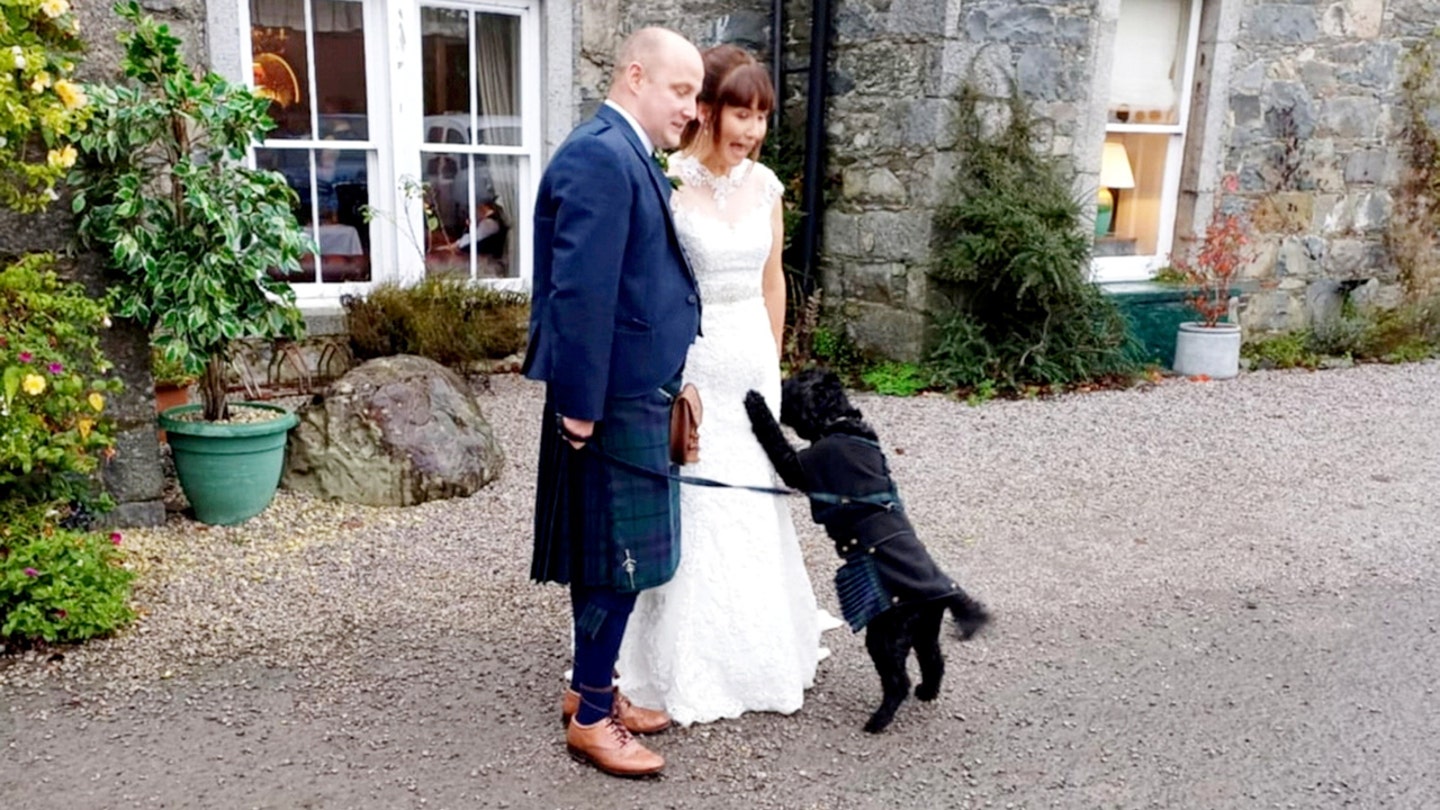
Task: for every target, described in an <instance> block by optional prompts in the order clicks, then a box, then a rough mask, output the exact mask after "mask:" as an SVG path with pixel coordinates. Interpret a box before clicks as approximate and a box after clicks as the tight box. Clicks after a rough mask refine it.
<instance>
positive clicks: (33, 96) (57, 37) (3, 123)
mask: <svg viewBox="0 0 1440 810" xmlns="http://www.w3.org/2000/svg"><path fill="white" fill-rule="evenodd" d="M79 31H80V21H79V18H78V17H77V16H76V15H75V13H74V11H72V9H71V6H70V2H69V0H5V2H4V3H3V4H0V69H3V70H4V72H5V75H6V78H7V80H6V81H4V82H0V111H3V112H0V205H3V206H4V207H6V208H9V209H10V210H12V211H20V212H26V213H28V212H33V211H40V210H42V209H44V208H45V207H46V206H48V205H49V204H50V202H51V201H52V200H54V199H55V198H56V196H57V195H56V194H55V183H56V182H57V181H58V180H60V179H61V178H62V177H64V176H65V174H66V172H68V171H69V170H70V167H71V166H73V165H74V163H75V157H76V152H75V147H74V146H72V145H71V143H70V141H71V140H72V139H73V138H74V137H75V136H76V135H77V134H78V133H79V132H80V131H81V130H82V129H84V127H85V124H86V121H87V119H88V118H89V117H90V109H89V107H88V105H87V99H86V96H85V91H84V90H82V89H81V88H80V86H79V85H77V84H75V82H74V81H72V80H71V76H72V74H73V73H74V71H75V61H74V60H75V58H76V56H77V55H78V54H79V53H80V51H81V50H82V48H83V47H84V43H83V42H82V41H81V39H80V37H79Z"/></svg>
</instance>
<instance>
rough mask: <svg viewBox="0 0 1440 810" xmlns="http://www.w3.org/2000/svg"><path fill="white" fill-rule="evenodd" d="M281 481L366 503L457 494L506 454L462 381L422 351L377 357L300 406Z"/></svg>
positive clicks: (484, 480) (493, 474)
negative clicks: (412, 353)
mask: <svg viewBox="0 0 1440 810" xmlns="http://www.w3.org/2000/svg"><path fill="white" fill-rule="evenodd" d="M296 414H297V415H298V416H299V417H300V425H299V427H297V428H295V429H294V430H293V431H291V433H290V452H289V458H288V460H287V461H286V464H285V476H284V478H283V479H282V483H283V485H284V486H286V487H289V488H290V489H295V490H299V491H302V492H310V493H313V494H316V495H320V496H322V497H326V498H335V499H338V500H341V501H345V502H348V503H360V504H367V505H370V506H410V505H412V504H417V503H424V502H426V501H432V500H437V499H440V498H454V497H463V496H466V495H470V494H472V493H474V492H475V491H476V490H478V489H480V488H481V487H483V486H485V485H486V484H488V483H490V482H491V481H493V480H495V478H497V477H498V476H499V475H500V469H501V467H502V466H503V465H504V463H505V456H504V453H503V452H502V451H501V449H500V445H499V444H498V443H497V442H496V441H495V433H494V431H493V430H491V429H490V424H489V423H488V422H486V421H485V417H484V415H483V414H481V412H480V404H479V402H477V401H476V400H475V397H474V396H473V395H472V394H471V393H470V391H469V388H468V386H467V385H466V384H465V381H464V380H462V379H461V378H460V376H459V375H457V374H456V373H455V372H453V371H451V370H450V369H448V368H445V367H444V366H442V365H440V364H439V363H436V362H434V361H433V360H427V359H425V358H423V357H414V356H412V355H397V356H394V357H380V358H376V359H374V360H371V361H369V362H367V363H365V364H364V365H361V366H358V367H356V368H354V369H352V370H351V371H350V372H349V373H347V374H346V375H345V376H344V377H341V378H340V379H338V380H336V381H335V382H334V383H333V384H332V385H331V386H330V387H329V389H327V390H326V391H325V393H324V394H323V395H321V396H317V397H315V399H314V400H312V401H311V402H309V403H308V404H306V405H304V406H303V407H301V408H300V409H299V410H298V411H297V412H296Z"/></svg>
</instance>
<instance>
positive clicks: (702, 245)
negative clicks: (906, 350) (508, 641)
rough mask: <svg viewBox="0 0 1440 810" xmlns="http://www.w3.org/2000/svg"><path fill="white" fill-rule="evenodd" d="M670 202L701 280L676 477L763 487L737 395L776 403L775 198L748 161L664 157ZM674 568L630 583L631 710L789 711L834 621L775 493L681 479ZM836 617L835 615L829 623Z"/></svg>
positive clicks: (765, 480)
mask: <svg viewBox="0 0 1440 810" xmlns="http://www.w3.org/2000/svg"><path fill="white" fill-rule="evenodd" d="M671 170H672V172H673V173H674V174H675V175H676V176H678V177H679V178H680V180H681V185H680V187H679V188H678V189H676V191H675V193H674V194H673V195H672V196H671V210H672V211H673V213H674V216H675V227H676V230H677V231H678V233H679V236H680V243H681V245H682V247H684V249H685V254H686V256H688V257H689V259H690V263H691V265H692V266H693V267H694V270H695V275H696V278H697V280H698V281H699V285H700V295H701V302H702V306H703V307H704V309H703V314H702V316H701V329H702V331H703V332H704V336H703V337H700V338H698V339H697V340H696V341H695V343H694V345H692V346H691V347H690V353H689V356H688V358H687V359H686V362H685V375H684V376H685V381H686V382H690V383H694V384H695V386H696V387H697V388H698V389H699V390H700V398H701V401H702V403H703V407H704V413H703V416H702V419H701V423H700V461H699V462H698V463H697V464H694V465H690V466H687V467H684V468H683V469H682V472H683V473H684V474H686V475H695V476H700V477H704V478H713V479H717V480H721V481H725V482H731V483H739V484H757V485H761V486H774V485H775V484H776V483H777V478H776V476H775V473H774V468H773V467H772V466H771V464H770V461H769V459H768V458H766V456H765V452H764V451H763V450H762V449H761V448H760V444H759V442H757V441H756V440H755V436H754V434H753V433H752V432H751V430H750V421H749V418H748V417H747V416H746V415H745V409H744V405H743V401H744V399H745V393H746V392H747V391H749V390H751V389H754V390H756V391H759V392H761V393H762V394H764V395H765V398H766V400H767V401H768V402H769V403H770V406H771V408H772V410H774V409H778V408H779V406H780V364H779V358H777V357H776V354H775V340H774V337H773V334H772V332H771V329H770V317H769V314H768V312H767V310H766V309H765V300H764V298H763V297H762V294H761V278H762V275H763V271H764V265H765V260H766V258H767V257H768V256H769V254H770V249H771V245H772V238H773V230H772V222H771V216H772V212H773V210H774V205H775V201H776V200H777V199H778V198H779V195H780V193H781V185H780V181H779V180H778V179H776V177H775V174H774V173H773V172H771V171H770V170H769V169H767V168H765V167H764V166H761V165H759V164H757V163H753V162H751V161H749V160H747V161H744V162H743V163H741V164H740V165H739V166H736V167H735V169H734V170H733V171H732V172H731V173H730V175H729V176H728V177H719V178H717V177H714V176H713V175H711V174H710V172H709V171H707V170H706V169H705V168H704V167H703V166H702V165H701V164H700V163H699V161H697V160H695V159H694V158H693V157H688V156H685V155H676V156H674V157H673V158H672V159H671ZM680 520H681V531H680V544H681V545H680V567H679V569H678V570H677V571H676V573H675V577H674V579H672V580H671V581H670V582H668V583H666V584H665V585H663V586H661V587H659V588H654V589H651V590H647V591H642V592H641V594H640V596H639V599H638V600H637V602H636V605H635V611H634V613H633V614H632V615H631V617H630V623H629V625H628V627H627V629H626V631H625V641H624V644H623V645H622V647H621V649H620V660H619V662H618V664H617V665H616V669H617V670H618V671H619V673H620V688H621V689H622V690H623V691H624V692H625V694H626V695H628V696H629V697H630V698H631V699H632V700H633V701H635V703H636V704H638V705H641V706H646V707H650V708H663V709H665V710H666V711H667V712H669V713H670V716H671V717H672V718H674V720H675V722H677V723H680V724H681V725H689V724H691V723H704V722H709V721H711V720H717V719H719V718H722V717H738V716H739V715H740V714H741V713H743V712H753V711H771V712H782V713H785V714H789V713H791V712H794V711H795V710H797V709H799V708H800V704H801V703H802V702H803V701H804V692H805V690H806V689H807V688H809V687H810V686H811V685H812V684H813V683H814V680H815V665H816V663H817V662H818V661H819V659H820V657H821V651H822V650H821V646H820V631H821V629H822V622H823V624H824V629H828V627H829V626H833V625H832V622H833V617H830V616H829V614H828V613H827V614H822V613H821V612H819V611H818V610H817V608H816V602H815V592H814V591H813V590H812V589H811V586H810V577H809V575H808V574H807V573H806V571H805V563H804V560H803V558H802V557H801V554H800V545H799V542H798V540H797V539H796V536H795V527H794V525H793V524H792V523H791V519H790V508H789V504H788V503H787V502H786V501H785V499H784V498H781V497H777V496H773V495H762V494H756V493H752V492H745V491H742V490H734V489H715V488H708V487H698V486H691V485H684V486H682V487H681V490H680ZM834 624H838V622H834Z"/></svg>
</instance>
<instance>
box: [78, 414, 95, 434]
mask: <svg viewBox="0 0 1440 810" xmlns="http://www.w3.org/2000/svg"><path fill="white" fill-rule="evenodd" d="M76 427H78V428H80V438H82V439H88V438H90V429H91V428H93V427H95V420H94V419H81V420H80V421H79V422H78V423H76Z"/></svg>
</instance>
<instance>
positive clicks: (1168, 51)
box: [1095, 0, 1200, 281]
mask: <svg viewBox="0 0 1440 810" xmlns="http://www.w3.org/2000/svg"><path fill="white" fill-rule="evenodd" d="M1199 18H1200V0H1121V2H1120V18H1119V22H1118V24H1117V26H1116V32H1115V45H1114V52H1113V56H1112V66H1111V79H1110V92H1109V99H1108V103H1107V109H1106V126H1105V148H1104V151H1103V154H1102V156H1101V161H1100V166H1101V179H1100V187H1101V188H1100V200H1099V204H1098V206H1097V216H1096V223H1095V225H1096V236H1095V256H1096V259H1095V271H1096V272H1095V275H1096V278H1097V280H1100V281H1120V280H1132V279H1143V278H1148V277H1149V276H1151V275H1153V274H1154V272H1155V270H1156V269H1158V268H1159V267H1161V266H1163V265H1164V264H1166V263H1167V262H1168V261H1169V253H1170V247H1171V243H1172V241H1173V238H1174V231H1175V209H1176V201H1177V197H1178V192H1179V187H1180V162H1181V158H1182V155H1183V154H1184V145H1185V130H1186V126H1187V123H1188V121H1187V119H1188V117H1189V114H1190V87H1191V85H1192V75H1193V72H1194V65H1195V51H1196V40H1197V35H1198V27H1199V26H1198V22H1199ZM1107 208H1108V209H1109V210H1108V211H1107Z"/></svg>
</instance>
